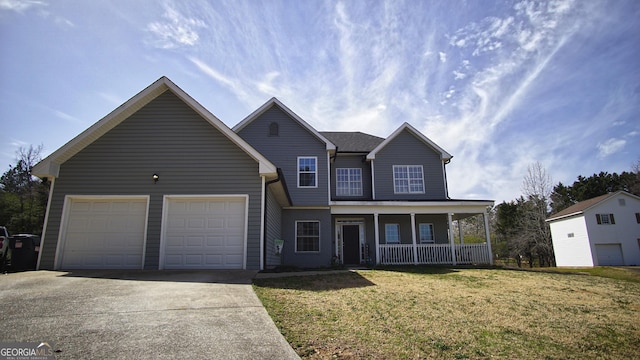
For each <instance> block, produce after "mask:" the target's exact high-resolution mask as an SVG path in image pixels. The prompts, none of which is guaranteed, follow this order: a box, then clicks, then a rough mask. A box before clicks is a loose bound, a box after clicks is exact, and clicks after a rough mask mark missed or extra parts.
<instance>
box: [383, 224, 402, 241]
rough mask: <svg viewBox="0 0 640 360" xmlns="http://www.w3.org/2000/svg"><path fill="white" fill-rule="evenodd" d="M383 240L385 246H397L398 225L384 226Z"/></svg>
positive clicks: (398, 239)
mask: <svg viewBox="0 0 640 360" xmlns="http://www.w3.org/2000/svg"><path fill="white" fill-rule="evenodd" d="M384 238H385V240H386V242H387V244H399V243H400V224H384Z"/></svg>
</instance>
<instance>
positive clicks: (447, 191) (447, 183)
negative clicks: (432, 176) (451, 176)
mask: <svg viewBox="0 0 640 360" xmlns="http://www.w3.org/2000/svg"><path fill="white" fill-rule="evenodd" d="M450 162H451V159H449V160H443V161H442V173H443V174H444V195H445V197H446V198H447V199H451V198H450V197H449V182H448V181H447V167H446V166H445V165H447V164H448V163H450Z"/></svg>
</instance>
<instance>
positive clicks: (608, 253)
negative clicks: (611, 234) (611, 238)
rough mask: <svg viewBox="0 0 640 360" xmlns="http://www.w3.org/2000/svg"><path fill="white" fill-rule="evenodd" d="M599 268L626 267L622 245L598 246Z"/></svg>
mask: <svg viewBox="0 0 640 360" xmlns="http://www.w3.org/2000/svg"><path fill="white" fill-rule="evenodd" d="M596 255H597V257H598V265H599V266H620V265H624V259H623V257H622V246H621V244H596Z"/></svg>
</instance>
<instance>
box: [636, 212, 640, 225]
mask: <svg viewBox="0 0 640 360" xmlns="http://www.w3.org/2000/svg"><path fill="white" fill-rule="evenodd" d="M636 222H637V223H638V224H640V213H636Z"/></svg>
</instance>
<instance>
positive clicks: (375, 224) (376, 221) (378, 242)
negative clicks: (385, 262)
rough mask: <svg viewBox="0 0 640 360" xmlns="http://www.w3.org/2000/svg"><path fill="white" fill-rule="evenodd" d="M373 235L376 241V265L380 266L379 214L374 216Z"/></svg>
mask: <svg viewBox="0 0 640 360" xmlns="http://www.w3.org/2000/svg"><path fill="white" fill-rule="evenodd" d="M373 233H374V234H375V240H376V264H380V226H379V220H378V213H375V214H373Z"/></svg>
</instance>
